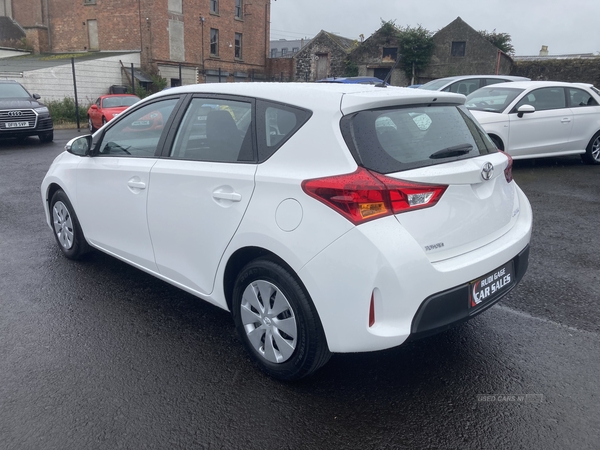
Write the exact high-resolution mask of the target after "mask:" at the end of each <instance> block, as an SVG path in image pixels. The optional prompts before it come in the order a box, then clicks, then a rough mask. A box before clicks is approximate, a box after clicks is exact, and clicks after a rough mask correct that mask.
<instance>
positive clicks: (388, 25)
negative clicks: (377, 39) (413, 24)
mask: <svg viewBox="0 0 600 450" xmlns="http://www.w3.org/2000/svg"><path fill="white" fill-rule="evenodd" d="M379 32H380V33H381V34H382V35H384V36H385V37H392V36H395V35H396V33H398V28H397V27H396V21H395V20H388V21H385V20H383V19H381V27H380V28H379Z"/></svg>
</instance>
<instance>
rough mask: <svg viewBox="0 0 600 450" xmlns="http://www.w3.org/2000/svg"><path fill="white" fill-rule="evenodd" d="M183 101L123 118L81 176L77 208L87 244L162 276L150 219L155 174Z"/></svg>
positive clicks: (146, 108)
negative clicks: (159, 154) (148, 205)
mask: <svg viewBox="0 0 600 450" xmlns="http://www.w3.org/2000/svg"><path fill="white" fill-rule="evenodd" d="M178 101H179V98H177V97H172V98H168V99H164V100H159V101H155V102H152V103H149V104H145V105H144V106H143V107H141V108H137V109H136V110H134V111H132V112H131V113H128V114H127V115H125V116H124V117H122V118H119V119H118V120H116V121H115V122H114V124H113V125H112V126H110V127H109V128H108V129H107V130H106V131H105V132H104V133H103V135H102V136H100V139H101V140H100V141H99V142H98V143H97V144H96V146H95V148H94V152H95V153H94V155H93V156H92V157H90V158H82V161H81V163H80V165H79V168H78V169H79V170H78V171H77V177H78V178H77V205H78V210H80V211H81V212H80V214H79V217H80V219H81V222H82V223H81V225H82V228H83V229H84V230H85V235H86V238H87V240H88V241H89V242H90V243H91V244H92V245H94V246H96V247H99V248H101V249H103V250H105V251H107V252H109V253H111V254H113V255H115V256H117V257H119V258H122V259H124V260H127V261H129V262H131V263H133V264H135V265H138V266H141V267H143V268H145V269H148V270H152V271H156V264H155V261H154V255H153V252H152V244H151V242H150V234H149V231H148V225H147V219H146V203H147V196H148V188H149V183H150V177H149V175H150V169H151V168H152V166H153V165H154V164H155V163H156V161H157V157H156V153H157V151H158V150H160V148H161V143H162V142H163V141H164V135H165V131H166V129H167V128H168V126H169V123H170V118H171V116H172V115H173V112H174V109H175V107H176V105H177V103H178Z"/></svg>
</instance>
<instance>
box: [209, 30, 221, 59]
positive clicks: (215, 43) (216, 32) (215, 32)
mask: <svg viewBox="0 0 600 450" xmlns="http://www.w3.org/2000/svg"><path fill="white" fill-rule="evenodd" d="M213 37H214V38H215V39H214V41H213ZM209 44H210V56H219V29H218V28H211V29H210V41H209ZM213 47H214V50H215V51H214V52H213Z"/></svg>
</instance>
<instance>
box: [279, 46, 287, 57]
mask: <svg viewBox="0 0 600 450" xmlns="http://www.w3.org/2000/svg"><path fill="white" fill-rule="evenodd" d="M287 52H288V49H287V47H284V48H282V49H281V56H285V55H287Z"/></svg>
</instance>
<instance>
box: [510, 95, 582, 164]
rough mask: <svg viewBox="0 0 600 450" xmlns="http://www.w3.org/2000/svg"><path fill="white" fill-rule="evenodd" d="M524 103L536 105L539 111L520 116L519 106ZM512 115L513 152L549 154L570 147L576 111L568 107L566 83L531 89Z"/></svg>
mask: <svg viewBox="0 0 600 450" xmlns="http://www.w3.org/2000/svg"><path fill="white" fill-rule="evenodd" d="M522 105H531V106H533V107H535V112H532V113H527V114H523V115H522V117H519V114H518V113H517V109H518V108H519V107H520V106H522ZM508 116H509V121H510V131H509V138H508V146H507V149H508V150H509V152H510V154H511V155H512V156H521V155H530V156H533V155H537V156H549V155H552V154H553V153H557V152H563V151H568V150H569V149H570V147H569V137H570V134H571V129H572V128H573V113H572V112H571V110H570V109H569V108H567V103H566V98H565V90H564V88H563V87H561V86H552V87H543V88H539V89H535V90H533V91H530V92H528V93H527V94H525V95H524V96H523V97H522V98H521V99H520V100H519V101H518V102H517V104H516V105H515V106H514V107H513V108H512V110H511V111H510V113H509V115H508Z"/></svg>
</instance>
